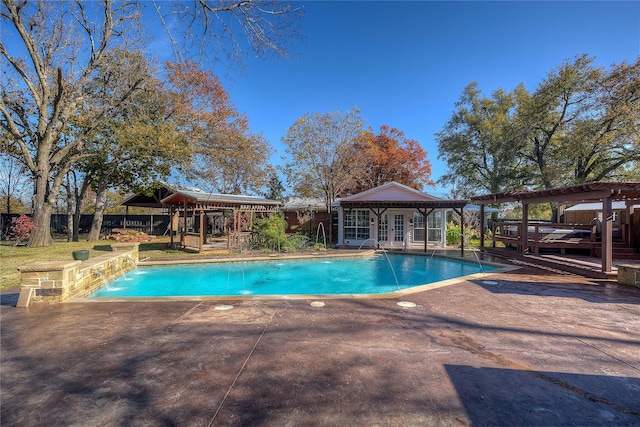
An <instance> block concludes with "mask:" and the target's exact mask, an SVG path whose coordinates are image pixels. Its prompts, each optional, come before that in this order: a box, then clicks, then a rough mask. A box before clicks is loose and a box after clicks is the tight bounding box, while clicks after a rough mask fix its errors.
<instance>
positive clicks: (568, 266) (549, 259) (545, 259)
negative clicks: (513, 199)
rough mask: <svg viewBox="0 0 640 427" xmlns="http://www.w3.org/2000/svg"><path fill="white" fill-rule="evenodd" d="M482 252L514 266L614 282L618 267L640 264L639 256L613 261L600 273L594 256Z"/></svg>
mask: <svg viewBox="0 0 640 427" xmlns="http://www.w3.org/2000/svg"><path fill="white" fill-rule="evenodd" d="M482 250H483V251H484V252H487V253H490V254H492V255H496V256H499V257H503V258H508V259H510V260H512V261H513V262H515V263H516V264H518V263H520V264H524V265H529V266H533V267H542V268H547V269H552V270H556V271H564V272H566V273H570V274H578V275H580V276H585V277H593V278H596V279H611V280H616V279H617V277H618V265H621V264H638V263H640V254H638V257H637V259H635V260H634V259H614V260H613V267H612V269H611V272H608V273H605V272H603V271H602V259H600V258H598V257H595V256H588V255H576V254H522V253H520V252H518V251H516V250H515V249H514V248H493V247H484V248H482Z"/></svg>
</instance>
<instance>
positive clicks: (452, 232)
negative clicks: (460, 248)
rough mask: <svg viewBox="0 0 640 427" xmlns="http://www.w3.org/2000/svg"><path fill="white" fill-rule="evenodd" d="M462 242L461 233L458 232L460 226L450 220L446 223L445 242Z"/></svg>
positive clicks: (451, 243)
mask: <svg viewBox="0 0 640 427" xmlns="http://www.w3.org/2000/svg"><path fill="white" fill-rule="evenodd" d="M461 242H462V234H461V233H460V226H459V225H456V224H454V223H453V222H450V223H449V224H448V225H447V244H448V245H459V244H460V243H461Z"/></svg>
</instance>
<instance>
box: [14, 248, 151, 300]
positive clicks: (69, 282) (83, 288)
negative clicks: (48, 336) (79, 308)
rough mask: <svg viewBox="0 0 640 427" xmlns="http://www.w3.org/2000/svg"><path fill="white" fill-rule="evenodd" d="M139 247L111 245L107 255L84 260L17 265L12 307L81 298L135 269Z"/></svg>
mask: <svg viewBox="0 0 640 427" xmlns="http://www.w3.org/2000/svg"><path fill="white" fill-rule="evenodd" d="M139 246H140V244H139V243H137V242H135V243H115V244H113V245H111V251H112V252H111V253H105V254H102V255H98V256H97V257H95V258H89V259H88V260H86V261H38V262H34V263H33V264H28V265H23V266H20V267H18V270H20V296H19V297H18V303H17V304H16V307H29V306H32V305H37V304H57V303H61V302H64V301H66V300H68V299H71V298H77V297H82V296H85V295H87V294H89V293H91V292H93V291H95V290H97V289H98V288H100V287H102V286H104V285H105V284H106V283H107V282H109V281H111V280H113V279H116V278H118V277H120V276H122V275H123V274H125V273H126V272H127V271H131V270H133V269H134V268H136V266H137V264H138V260H139V258H138V249H139Z"/></svg>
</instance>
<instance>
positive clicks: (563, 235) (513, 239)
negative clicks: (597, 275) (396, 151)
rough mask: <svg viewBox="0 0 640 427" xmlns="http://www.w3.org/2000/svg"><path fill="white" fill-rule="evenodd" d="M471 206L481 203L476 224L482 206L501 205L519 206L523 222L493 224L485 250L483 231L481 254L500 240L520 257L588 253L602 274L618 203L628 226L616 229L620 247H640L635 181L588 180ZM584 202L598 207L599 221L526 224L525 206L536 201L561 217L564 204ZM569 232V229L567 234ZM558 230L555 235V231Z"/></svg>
mask: <svg viewBox="0 0 640 427" xmlns="http://www.w3.org/2000/svg"><path fill="white" fill-rule="evenodd" d="M471 200H472V202H473V203H475V204H478V205H480V217H481V221H484V216H485V210H484V208H485V206H486V205H494V204H501V203H520V204H521V205H522V221H509V223H501V224H499V227H495V226H494V233H493V245H492V247H486V246H485V244H484V243H485V230H484V229H482V231H481V234H480V248H481V250H484V251H493V252H496V251H497V250H498V249H497V248H495V242H496V241H501V242H503V243H505V244H506V245H510V244H511V245H513V246H515V247H516V250H517V252H518V253H519V254H521V255H526V254H529V253H531V252H530V251H531V250H532V252H534V253H535V254H537V253H538V251H539V249H540V248H557V249H560V250H562V253H564V251H565V250H566V249H569V248H576V249H587V250H589V251H590V254H591V255H598V256H600V258H601V265H600V270H601V272H602V273H604V274H605V275H609V273H611V272H612V270H613V252H614V251H613V248H614V245H613V235H614V233H613V230H614V228H613V215H612V203H613V202H614V201H621V202H624V203H625V206H626V218H628V219H629V222H628V223H627V224H623V225H622V226H621V235H622V243H623V244H624V245H626V246H628V247H629V248H634V247H637V246H638V245H640V236H639V235H638V234H639V233H638V229H639V227H638V225H640V224H639V223H638V222H639V220H638V215H637V212H636V213H635V215H634V209H633V206H634V205H635V204H638V201H639V200H640V182H590V183H585V184H578V185H572V186H568V187H562V188H553V189H546V190H537V191H531V190H515V191H505V192H500V193H492V194H485V195H481V196H475V197H473V198H472V199H471ZM585 202H598V203H601V204H602V220H601V222H600V221H599V220H597V219H596V220H594V221H592V222H591V223H589V224H559V223H540V224H538V223H531V222H530V221H529V206H530V205H532V204H540V203H553V204H555V205H556V206H557V209H558V217H559V218H560V217H562V216H563V210H564V206H565V205H573V204H577V203H585ZM569 228H570V230H568V229H569ZM559 229H562V230H561V231H560V232H558V231H557V230H559Z"/></svg>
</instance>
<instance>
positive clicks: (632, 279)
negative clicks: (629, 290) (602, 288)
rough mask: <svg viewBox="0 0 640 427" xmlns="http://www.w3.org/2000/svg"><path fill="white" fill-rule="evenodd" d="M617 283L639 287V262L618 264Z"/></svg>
mask: <svg viewBox="0 0 640 427" xmlns="http://www.w3.org/2000/svg"><path fill="white" fill-rule="evenodd" d="M618 283H619V284H621V285H627V286H637V287H640V264H624V265H619V266H618Z"/></svg>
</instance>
